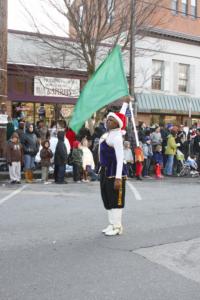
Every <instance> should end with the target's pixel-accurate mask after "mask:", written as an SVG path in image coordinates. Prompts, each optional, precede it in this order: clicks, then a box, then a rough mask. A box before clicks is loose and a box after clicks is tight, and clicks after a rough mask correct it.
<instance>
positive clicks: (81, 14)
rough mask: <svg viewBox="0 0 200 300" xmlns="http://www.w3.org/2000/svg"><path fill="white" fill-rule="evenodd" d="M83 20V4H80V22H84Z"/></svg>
mask: <svg viewBox="0 0 200 300" xmlns="http://www.w3.org/2000/svg"><path fill="white" fill-rule="evenodd" d="M82 20H83V5H81V6H79V24H81V23H82Z"/></svg>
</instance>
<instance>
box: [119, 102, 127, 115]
mask: <svg viewBox="0 0 200 300" xmlns="http://www.w3.org/2000/svg"><path fill="white" fill-rule="evenodd" d="M127 108H128V103H126V102H124V103H123V105H122V107H121V110H120V113H121V114H123V115H125V114H126V110H127Z"/></svg>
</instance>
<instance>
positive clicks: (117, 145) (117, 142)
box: [113, 136, 124, 179]
mask: <svg viewBox="0 0 200 300" xmlns="http://www.w3.org/2000/svg"><path fill="white" fill-rule="evenodd" d="M113 147H114V149H115V154H116V159H117V170H116V178H117V179H121V178H122V168H123V162H124V149H123V140H122V137H120V136H116V137H115V138H114V139H113Z"/></svg>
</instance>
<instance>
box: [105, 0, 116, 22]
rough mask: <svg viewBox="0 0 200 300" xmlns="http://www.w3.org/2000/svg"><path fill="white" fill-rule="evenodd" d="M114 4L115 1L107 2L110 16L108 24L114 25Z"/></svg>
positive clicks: (108, 0)
mask: <svg viewBox="0 0 200 300" xmlns="http://www.w3.org/2000/svg"><path fill="white" fill-rule="evenodd" d="M114 4H115V0H107V15H108V23H112V21H113V19H114V15H115V12H114Z"/></svg>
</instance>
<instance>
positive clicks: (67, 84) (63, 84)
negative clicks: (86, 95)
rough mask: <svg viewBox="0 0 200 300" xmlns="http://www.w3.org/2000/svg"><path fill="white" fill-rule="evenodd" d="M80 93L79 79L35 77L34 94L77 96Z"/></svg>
mask: <svg viewBox="0 0 200 300" xmlns="http://www.w3.org/2000/svg"><path fill="white" fill-rule="evenodd" d="M79 94H80V80H79V79H70V78H55V77H41V76H35V77H34V96H47V97H74V98H77V97H79Z"/></svg>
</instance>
